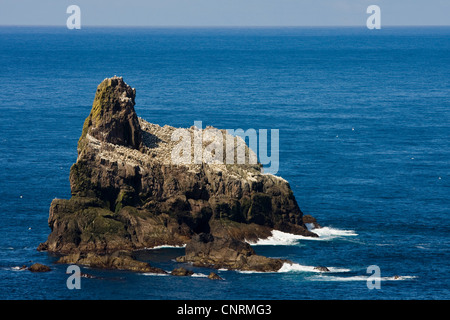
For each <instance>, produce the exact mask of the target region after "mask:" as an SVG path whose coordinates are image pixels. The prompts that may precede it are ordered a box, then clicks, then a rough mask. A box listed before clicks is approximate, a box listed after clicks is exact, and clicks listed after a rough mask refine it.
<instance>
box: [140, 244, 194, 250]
mask: <svg viewBox="0 0 450 320" xmlns="http://www.w3.org/2000/svg"><path fill="white" fill-rule="evenodd" d="M184 247H186V244H183V245H181V246H171V245H168V244H163V245H161V246H156V247H152V248H146V249H147V250H156V249H170V248H184Z"/></svg>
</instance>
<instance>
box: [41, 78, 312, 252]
mask: <svg viewBox="0 0 450 320" xmlns="http://www.w3.org/2000/svg"><path fill="white" fill-rule="evenodd" d="M135 94H136V91H135V89H133V88H131V87H130V86H128V85H127V84H126V83H125V82H124V81H123V79H122V78H119V77H113V78H110V79H105V80H104V81H103V82H102V83H101V84H100V85H99V86H98V88H97V92H96V95H95V98H94V103H93V106H92V110H91V112H90V114H89V116H88V117H87V118H86V121H85V123H84V126H83V129H82V134H81V137H80V139H79V142H78V158H77V161H76V163H75V164H73V166H72V167H71V170H70V177H69V180H70V187H71V193H72V197H71V198H70V199H68V200H62V199H55V200H53V201H52V203H51V205H50V214H49V219H48V223H49V226H50V229H51V233H50V235H49V237H48V239H47V241H46V242H45V243H42V244H40V245H39V247H38V249H39V250H48V251H50V252H57V253H63V254H70V253H79V252H82V253H87V252H96V253H102V254H103V253H110V252H113V251H117V250H127V251H132V250H137V249H144V248H151V247H154V246H158V245H177V246H179V245H183V244H186V243H187V242H189V241H190V239H191V238H192V237H193V236H195V235H196V234H200V233H211V234H213V235H214V236H217V237H219V238H231V239H234V240H239V241H243V240H257V239H258V238H267V237H268V236H270V235H271V231H272V230H273V229H277V230H280V231H285V232H290V233H294V234H300V235H304V236H313V237H314V236H317V235H316V234H314V233H313V232H311V231H309V230H308V229H307V228H306V226H305V223H304V221H303V213H302V212H301V210H300V208H299V206H298V204H297V202H296V199H295V197H294V195H293V192H292V190H291V188H290V186H289V183H288V182H287V181H286V180H284V179H282V178H280V177H277V176H274V175H271V174H264V173H263V172H262V170H261V165H260V164H258V163H257V164H250V163H244V164H221V163H217V162H209V163H205V162H201V163H187V164H181V163H174V162H173V161H172V158H171V154H172V151H173V150H174V148H175V147H176V145H177V143H178V142H177V141H173V140H174V139H172V137H173V135H174V132H175V131H176V130H177V129H176V128H174V127H170V126H167V125H166V126H163V127H161V126H159V125H156V124H151V123H149V122H147V121H145V120H143V119H140V118H138V117H137V115H136V112H135V110H134V105H135ZM186 130H187V132H188V134H189V135H190V136H191V137H195V136H196V135H199V134H200V135H202V134H203V135H204V137H207V135H206V132H207V131H208V132H211V130H215V131H214V132H215V133H216V134H219V136H220V135H222V137H223V141H225V140H226V139H232V140H233V141H237V139H241V138H237V137H232V136H230V135H229V134H228V133H227V132H226V131H225V130H218V129H214V128H211V127H209V128H207V129H205V130H200V129H198V128H195V127H191V128H188V129H186ZM205 139H206V138H205ZM241 140H242V139H241ZM203 142H204V143H206V141H203ZM237 145H238V144H235V148H237ZM244 145H245V143H244ZM227 152H229V150H228V151H227ZM233 152H235V155H236V154H237V151H236V150H233ZM245 152H246V155H247V156H248V158H250V155H251V153H252V151H251V150H250V149H249V148H248V147H247V146H246V145H245ZM252 259H254V258H252Z"/></svg>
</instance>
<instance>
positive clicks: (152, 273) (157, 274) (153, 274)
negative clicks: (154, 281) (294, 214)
mask: <svg viewBox="0 0 450 320" xmlns="http://www.w3.org/2000/svg"><path fill="white" fill-rule="evenodd" d="M141 274H142V275H143V276H168V275H169V273H154V272H145V273H141Z"/></svg>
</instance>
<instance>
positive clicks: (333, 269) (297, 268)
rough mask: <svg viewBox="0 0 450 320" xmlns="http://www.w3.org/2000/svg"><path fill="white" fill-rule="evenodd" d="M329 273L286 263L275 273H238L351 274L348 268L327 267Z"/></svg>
mask: <svg viewBox="0 0 450 320" xmlns="http://www.w3.org/2000/svg"><path fill="white" fill-rule="evenodd" d="M326 268H327V269H328V270H329V271H321V270H320V269H317V267H314V266H305V265H301V264H299V263H289V262H285V263H284V264H283V266H282V267H281V268H280V269H279V270H278V271H275V272H263V271H242V270H239V271H237V272H239V273H248V274H251V273H287V272H315V273H324V272H326V273H340V272H349V271H351V270H350V269H346V268H336V267H326Z"/></svg>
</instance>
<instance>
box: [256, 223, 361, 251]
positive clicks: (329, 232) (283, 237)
mask: <svg viewBox="0 0 450 320" xmlns="http://www.w3.org/2000/svg"><path fill="white" fill-rule="evenodd" d="M307 228H308V230H310V231H312V232H314V233H315V234H317V235H318V236H319V237H305V236H300V235H296V234H291V233H287V232H282V231H279V230H272V235H271V236H269V237H267V238H266V239H258V240H257V241H256V242H251V241H247V242H248V243H249V244H251V245H257V246H262V245H271V246H277V245H278V246H292V245H297V244H298V243H299V242H300V241H301V240H309V241H328V240H332V239H335V238H342V237H352V236H357V235H358V234H357V233H356V232H355V231H353V230H342V229H335V228H331V227H322V228H314V226H313V225H312V224H311V223H308V224H307Z"/></svg>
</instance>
